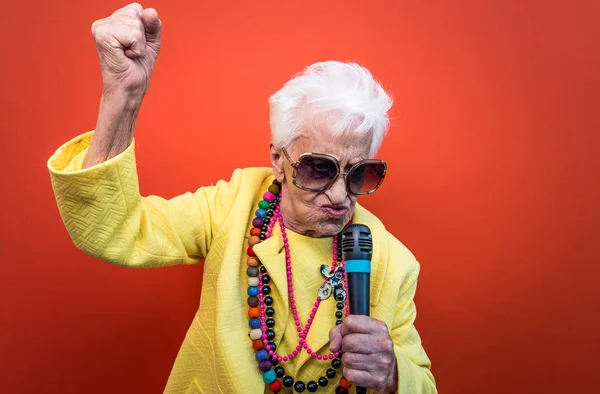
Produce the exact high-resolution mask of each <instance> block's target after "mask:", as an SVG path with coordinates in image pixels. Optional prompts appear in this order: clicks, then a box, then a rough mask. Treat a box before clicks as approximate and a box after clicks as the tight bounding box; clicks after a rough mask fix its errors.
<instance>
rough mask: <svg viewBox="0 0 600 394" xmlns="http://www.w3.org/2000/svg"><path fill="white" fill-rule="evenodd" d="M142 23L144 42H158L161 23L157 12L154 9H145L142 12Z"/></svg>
mask: <svg viewBox="0 0 600 394" xmlns="http://www.w3.org/2000/svg"><path fill="white" fill-rule="evenodd" d="M142 22H143V23H144V30H146V42H152V43H157V42H160V31H161V29H162V22H161V21H160V19H159V18H158V12H156V10H155V9H154V8H146V9H145V10H144V12H142Z"/></svg>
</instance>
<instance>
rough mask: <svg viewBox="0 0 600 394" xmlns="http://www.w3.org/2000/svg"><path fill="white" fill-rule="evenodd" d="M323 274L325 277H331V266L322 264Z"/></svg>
mask: <svg viewBox="0 0 600 394" xmlns="http://www.w3.org/2000/svg"><path fill="white" fill-rule="evenodd" d="M321 275H323V278H325V279H327V278H329V277H330V276H331V267H330V266H328V265H326V264H323V265H321Z"/></svg>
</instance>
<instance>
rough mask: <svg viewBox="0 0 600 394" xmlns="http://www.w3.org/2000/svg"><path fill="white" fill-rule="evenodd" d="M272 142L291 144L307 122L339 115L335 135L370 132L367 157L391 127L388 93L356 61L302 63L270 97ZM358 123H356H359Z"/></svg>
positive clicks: (285, 145) (282, 144)
mask: <svg viewBox="0 0 600 394" xmlns="http://www.w3.org/2000/svg"><path fill="white" fill-rule="evenodd" d="M269 103H270V105H271V120H270V123H271V134H272V143H273V145H275V147H277V148H289V147H290V146H291V145H292V143H293V142H294V141H295V140H296V139H297V138H298V137H299V136H300V135H301V134H302V131H303V129H304V127H305V126H306V124H307V123H308V122H312V121H314V120H315V119H316V118H317V117H319V116H322V115H330V114H335V115H337V117H338V119H337V122H336V123H335V124H334V126H333V128H332V130H331V131H332V132H333V133H334V134H335V135H341V134H343V133H346V132H352V133H358V134H362V133H370V134H371V135H372V139H371V147H370V149H369V157H373V156H375V154H376V153H377V151H378V150H379V147H380V146H381V143H382V142H383V137H384V136H385V134H386V132H387V130H388V127H389V118H388V114H387V112H388V110H389V109H390V107H391V106H392V98H391V97H390V96H389V95H388V94H387V93H386V92H385V90H384V89H383V88H382V87H381V85H380V84H379V83H378V82H377V81H375V80H374V79H373V77H372V76H371V73H370V72H369V70H367V69H366V68H364V67H361V66H359V65H358V64H355V63H342V62H337V61H327V62H319V63H315V64H313V65H311V66H308V67H306V69H304V71H303V72H301V73H299V74H297V75H295V76H294V78H292V79H291V80H290V81H288V82H287V83H286V84H285V85H284V86H283V87H282V88H281V89H280V90H279V91H278V92H277V93H275V94H274V95H272V96H271V97H270V98H269ZM357 124H358V126H357Z"/></svg>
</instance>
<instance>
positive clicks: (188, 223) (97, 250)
mask: <svg viewBox="0 0 600 394" xmlns="http://www.w3.org/2000/svg"><path fill="white" fill-rule="evenodd" d="M92 134H93V132H89V133H86V134H83V135H81V136H79V137H76V138H74V139H73V140H71V141H69V142H67V143H65V144H64V145H62V146H61V147H60V148H59V149H58V150H57V151H56V152H55V153H54V154H53V155H52V156H51V157H50V159H49V160H48V169H49V171H50V178H51V182H52V188H53V191H54V195H55V198H56V202H57V205H58V209H59V212H60V215H61V218H62V220H63V223H64V225H65V227H66V229H67V231H68V233H69V235H70V237H71V239H72V241H73V243H74V244H75V245H76V246H77V247H78V248H79V249H81V250H82V251H84V252H86V253H88V254H90V255H92V256H94V257H97V258H99V259H101V260H105V261H108V262H110V263H113V264H117V265H123V266H129V267H160V266H169V265H176V264H191V263H195V262H198V261H200V260H202V259H203V258H204V257H205V256H206V255H207V253H208V251H209V249H210V246H211V241H212V239H213V236H214V235H215V234H216V232H218V231H219V229H220V228H221V225H222V224H223V222H224V220H225V219H226V217H227V215H228V213H229V212H230V211H231V205H232V204H233V202H234V200H235V198H236V195H237V193H238V190H239V188H240V184H241V178H242V170H236V171H235V172H234V174H233V176H232V179H231V180H230V181H229V182H224V181H219V182H218V183H217V184H216V185H214V186H210V187H202V188H200V189H198V190H197V191H196V192H194V193H191V192H188V193H185V194H183V195H180V196H177V197H175V198H172V199H168V200H167V199H164V198H161V197H158V196H148V197H142V196H140V192H139V186H138V177H137V170H136V160H135V153H134V143H131V145H130V146H129V147H128V148H127V149H126V150H125V151H124V152H122V153H121V154H119V155H118V156H115V157H113V158H111V159H109V160H107V161H106V162H104V163H101V164H99V165H96V166H93V167H90V168H86V169H82V164H83V159H84V157H85V154H86V152H87V149H88V146H89V144H90V140H91V137H92Z"/></svg>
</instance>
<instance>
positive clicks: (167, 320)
mask: <svg viewBox="0 0 600 394" xmlns="http://www.w3.org/2000/svg"><path fill="white" fill-rule="evenodd" d="M122 5H124V4H123V3H121V2H117V1H112V0H111V1H103V2H101V3H100V4H96V5H94V4H93V2H91V1H85V2H81V1H79V2H74V1H66V0H55V1H50V2H48V1H45V0H31V1H28V2H11V3H8V2H5V3H4V4H3V7H2V22H1V23H0V30H1V36H2V40H0V54H1V55H0V56H2V62H1V64H0V82H1V85H0V86H1V87H2V89H1V90H0V103H1V110H2V116H1V117H0V130H1V132H2V143H1V144H0V160H1V161H2V162H1V165H2V168H3V171H2V175H1V176H2V194H1V195H0V199H1V200H0V209H1V212H0V221H1V227H0V240H1V244H0V259H1V261H0V332H1V336H0V392H3V393H34V392H35V393H38V392H44V393H158V392H162V389H163V387H164V384H165V382H166V379H167V377H168V374H169V372H170V368H171V365H172V363H173V361H174V359H175V356H176V353H177V351H178V348H179V345H180V343H181V341H182V340H183V337H184V335H185V332H186V329H187V327H188V324H189V323H190V321H191V319H192V317H193V315H194V313H195V311H196V308H197V306H198V300H199V298H200V285H201V281H202V280H201V275H202V266H201V265H200V264H199V265H196V266H192V267H175V268H167V269H160V270H133V269H124V268H117V267H114V266H111V265H109V264H106V263H103V262H100V261H97V260H95V259H93V258H91V257H89V256H87V255H85V254H84V253H82V252H80V251H78V250H77V249H76V248H75V247H74V246H73V245H72V243H71V242H70V239H69V237H68V235H67V232H66V231H65V229H64V227H63V226H62V223H61V221H60V218H59V215H58V211H57V209H56V204H55V202H54V199H53V195H52V191H51V187H50V182H49V175H48V172H47V169H46V167H45V166H46V160H47V158H48V157H49V156H50V155H51V154H52V153H53V151H54V150H55V149H56V148H57V147H58V146H59V145H60V144H61V143H63V142H65V141H66V140H68V139H70V138H72V137H74V136H75V135H77V134H79V133H82V132H84V131H87V130H90V129H92V128H93V127H94V125H95V118H96V115H97V108H98V101H99V98H100V89H101V80H100V73H99V67H98V62H97V58H96V53H95V47H94V44H93V41H92V39H91V35H90V25H91V23H92V22H93V21H94V19H98V18H101V17H104V16H107V15H108V14H110V13H111V12H112V11H113V10H114V9H116V8H118V7H120V6H122ZM144 5H145V6H153V7H156V8H157V9H158V11H159V14H160V16H161V19H162V20H163V23H164V36H163V45H164V47H163V48H164V49H163V52H162V53H161V55H160V57H159V60H158V64H157V69H156V72H155V76H154V78H153V80H152V83H151V87H150V92H149V95H148V96H147V98H146V100H145V102H144V106H143V108H142V112H141V115H140V119H139V121H138V125H137V134H136V138H137V152H138V162H139V174H140V182H141V190H142V193H144V194H159V195H162V196H164V197H171V196H174V195H177V194H179V193H182V192H185V191H188V190H195V189H196V188H197V187H199V186H201V185H206V184H209V183H211V182H215V181H217V180H218V179H221V178H228V177H229V175H230V174H231V172H232V171H233V169H235V168H236V167H242V166H256V165H267V164H268V151H267V144H268V142H269V131H268V105H267V98H268V97H269V95H270V94H271V93H273V92H274V91H276V90H277V89H278V88H279V87H280V86H281V85H282V84H283V83H284V82H285V81H286V80H288V79H289V78H290V77H291V76H292V75H293V74H294V73H295V72H297V71H300V70H301V69H302V68H303V67H304V66H306V65H308V64H311V63H313V62H315V61H320V60H327V59H338V60H346V61H356V62H358V63H360V64H362V65H364V66H366V67H368V68H369V69H370V70H371V71H372V72H373V74H374V75H375V76H376V77H377V78H378V79H380V80H381V81H382V82H383V83H384V85H385V86H386V87H387V88H388V89H389V90H390V91H391V92H392V94H393V95H394V96H395V99H396V101H395V105H394V108H393V114H392V116H393V120H392V127H391V131H390V133H389V137H388V138H387V140H386V141H385V142H384V146H383V148H382V150H381V152H380V154H379V157H381V158H385V159H387V160H388V162H389V166H390V169H389V176H388V177H387V178H386V181H385V183H384V185H383V187H382V189H381V190H380V191H379V192H378V193H376V194H375V195H373V196H370V197H367V198H364V199H363V200H362V203H363V204H364V205H366V206H367V207H368V208H369V209H371V210H372V211H374V212H375V213H376V214H377V215H378V216H379V217H380V218H382V220H383V221H384V222H385V223H386V225H387V226H388V228H389V229H390V230H391V231H392V233H394V234H395V235H396V236H398V237H399V238H400V239H401V240H402V241H403V242H404V243H405V244H407V245H408V246H409V247H410V248H411V249H412V250H413V252H414V253H415V254H416V255H417V257H418V258H419V260H420V261H421V264H422V274H421V281H420V287H419V291H418V295H417V304H418V305H417V306H418V310H419V315H418V319H417V328H418V329H419V331H420V333H421V335H422V337H423V341H424V344H425V348H426V350H427V352H428V354H429V355H430V357H431V358H432V361H433V371H434V374H435V376H436V378H437V381H438V387H439V389H440V390H441V392H442V393H450V394H451V393H457V394H459V393H460V394H465V393H473V394H475V393H477V394H480V393H487V394H496V393H498V394H499V393H511V394H518V393H523V394H525V393H528V394H529V393H545V394H552V393H556V394H558V393H561V394H562V393H575V392H582V393H583V392H586V393H590V392H593V391H594V390H595V388H597V386H598V383H597V381H596V378H597V377H598V376H599V375H598V367H599V365H598V361H597V360H598V357H599V354H600V346H599V335H600V334H598V333H599V332H600V321H599V318H598V312H599V309H600V308H599V306H600V305H599V299H600V294H599V291H598V290H597V287H596V286H595V284H596V283H597V282H598V276H599V274H600V272H599V266H600V264H599V263H600V252H599V251H598V249H597V247H598V244H599V241H600V236H599V231H598V228H599V224H600V220H599V214H598V202H599V201H600V185H599V176H600V168H599V157H600V139H599V137H598V132H599V130H600V127H599V126H600V116H599V110H598V107H599V104H600V99H599V94H600V93H599V92H600V78H599V70H600V51H599V46H598V38H599V37H600V2H598V1H597V0H590V1H582V0H580V1H566V0H564V1H519V0H510V1H476V0H472V1H454V2H450V1H445V0H438V1H428V2H419V1H367V0H363V1H361V2H349V1H318V2H317V1H292V0H287V1H274V0H254V1H236V2H233V1H210V2H208V1H166V0H155V1H154V2H153V3H152V4H144Z"/></svg>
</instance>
